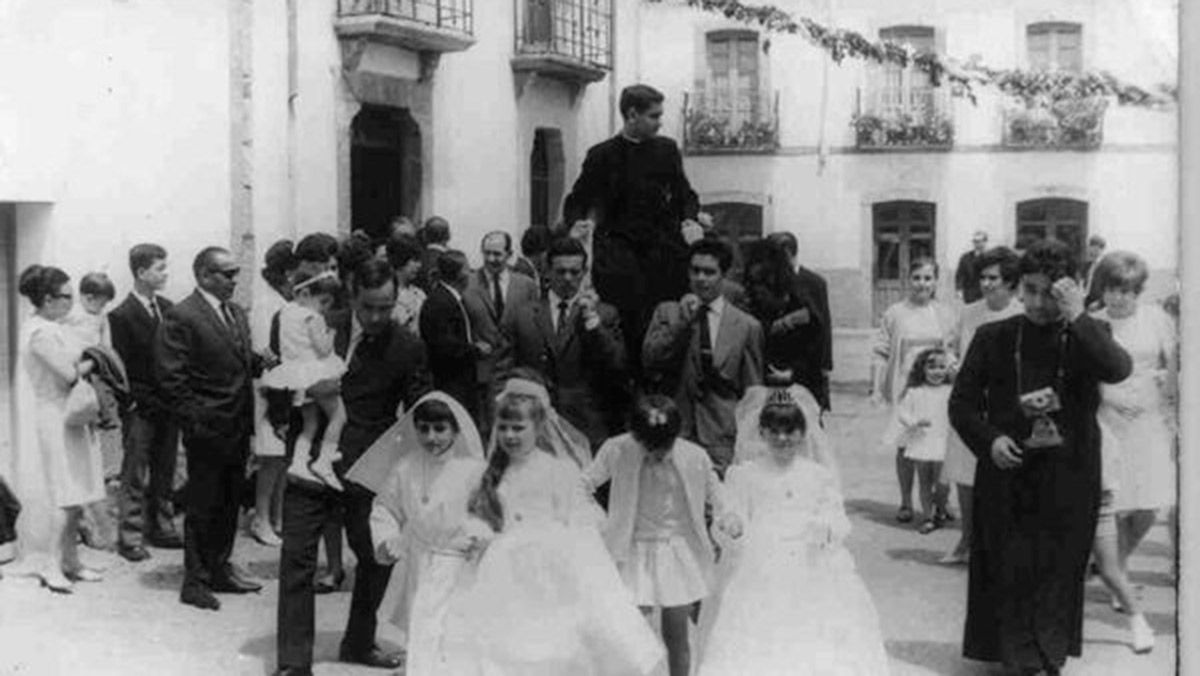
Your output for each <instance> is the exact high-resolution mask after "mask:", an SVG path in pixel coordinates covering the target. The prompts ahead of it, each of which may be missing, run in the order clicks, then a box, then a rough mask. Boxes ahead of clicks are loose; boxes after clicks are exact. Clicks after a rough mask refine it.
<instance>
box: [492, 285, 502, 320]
mask: <svg viewBox="0 0 1200 676" xmlns="http://www.w3.org/2000/svg"><path fill="white" fill-rule="evenodd" d="M492 308H494V310H495V313H496V320H497V321H499V319H500V318H501V317H503V316H504V294H502V293H500V275H492Z"/></svg>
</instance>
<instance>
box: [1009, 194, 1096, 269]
mask: <svg viewBox="0 0 1200 676" xmlns="http://www.w3.org/2000/svg"><path fill="white" fill-rule="evenodd" d="M1087 217H1088V204H1087V202H1083V201H1080V200H1072V199H1063V198H1056V197H1051V198H1045V199H1036V200H1027V201H1025V202H1021V203H1020V204H1018V205H1017V237H1016V248H1017V249H1026V248H1028V247H1029V245H1031V244H1033V243H1034V242H1036V241H1038V240H1042V239H1046V238H1054V239H1057V240H1059V241H1060V242H1063V243H1065V244H1066V245H1067V246H1069V247H1071V250H1072V251H1074V252H1075V253H1076V254H1079V255H1080V256H1082V255H1083V249H1084V243H1085V242H1087V235H1088V233H1087Z"/></svg>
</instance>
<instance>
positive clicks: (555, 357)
mask: <svg viewBox="0 0 1200 676" xmlns="http://www.w3.org/2000/svg"><path fill="white" fill-rule="evenodd" d="M546 258H547V264H548V265H549V266H550V269H549V278H550V289H549V290H548V291H547V293H546V295H545V296H544V297H543V298H540V299H538V300H537V301H536V302H533V303H527V304H525V305H522V306H520V307H519V308H517V309H516V311H515V312H512V313H506V314H505V317H504V323H503V324H502V331H503V333H504V335H505V337H506V341H505V346H504V352H503V353H502V354H501V355H500V357H499V358H498V359H497V362H496V371H497V372H498V373H500V374H501V376H503V374H504V373H507V372H509V371H511V370H512V369H514V368H519V367H525V368H530V369H533V370H535V371H537V372H539V373H540V374H541V375H542V377H543V379H544V380H545V381H546V382H547V384H548V386H549V389H550V393H551V397H552V399H553V401H554V406H555V408H556V409H557V410H558V413H559V414H560V415H562V416H563V417H564V418H566V419H567V421H568V422H570V423H572V424H573V425H575V426H576V427H578V428H579V430H580V431H581V432H583V433H584V434H585V435H587V438H588V441H589V442H591V445H592V448H593V450H594V449H596V448H599V446H600V444H601V443H603V442H604V440H605V439H606V438H608V437H609V436H611V435H612V434H613V433H614V432H615V431H616V430H618V429H620V428H621V426H622V425H621V422H622V419H623V416H624V413H625V405H626V403H627V402H628V397H627V391H628V390H627V388H626V382H625V381H626V378H627V375H626V374H627V371H626V365H625V339H624V336H623V335H622V334H621V321H620V318H619V315H618V314H617V310H616V308H614V307H613V306H611V305H608V304H607V303H602V302H600V299H599V298H598V297H597V296H596V294H595V293H594V292H591V291H582V292H581V291H580V286H581V284H582V282H583V278H584V276H585V275H586V274H587V253H586V252H585V251H584V249H583V245H582V244H580V243H579V241H578V240H575V239H573V238H569V237H560V238H558V239H556V240H555V241H554V242H552V243H551V244H550V250H549V251H548V252H547V254H546Z"/></svg>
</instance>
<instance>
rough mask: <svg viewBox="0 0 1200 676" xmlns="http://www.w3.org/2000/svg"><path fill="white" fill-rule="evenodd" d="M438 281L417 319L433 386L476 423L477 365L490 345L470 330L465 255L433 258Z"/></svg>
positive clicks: (453, 253)
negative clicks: (427, 356) (427, 351)
mask: <svg viewBox="0 0 1200 676" xmlns="http://www.w3.org/2000/svg"><path fill="white" fill-rule="evenodd" d="M437 265H438V271H437V272H438V281H436V282H434V283H433V286H432V287H430V290H429V296H428V297H427V298H426V299H425V303H424V304H423V305H422V306H421V316H420V319H419V321H418V324H419V326H420V330H421V339H422V340H424V341H425V346H426V348H427V349H428V350H429V371H430V373H432V374H433V386H434V388H436V389H438V390H441V391H443V392H445V393H446V394H448V395H450V396H452V397H454V398H455V399H456V400H457V401H458V403H460V404H462V405H463V408H465V409H467V412H468V413H470V414H471V417H472V418H474V419H475V421H476V422H477V423H478V422H479V405H480V401H479V389H478V387H477V378H478V366H477V365H476V360H478V359H479V358H480V357H487V356H489V355H490V354H491V349H492V348H491V346H490V345H488V344H487V343H485V342H483V341H482V340H480V339H479V338H478V337H477V336H476V335H475V333H474V331H472V327H471V320H470V317H469V315H468V314H467V306H466V303H465V302H464V297H463V296H464V294H465V293H466V292H467V286H468V285H469V282H470V271H469V270H468V268H467V256H466V254H464V253H463V252H461V251H458V250H453V249H452V250H449V251H447V252H446V253H444V254H442V255H441V257H439V258H438V260H437Z"/></svg>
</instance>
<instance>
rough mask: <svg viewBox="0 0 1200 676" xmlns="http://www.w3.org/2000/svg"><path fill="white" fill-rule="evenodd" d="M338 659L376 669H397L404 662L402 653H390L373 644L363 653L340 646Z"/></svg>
mask: <svg viewBox="0 0 1200 676" xmlns="http://www.w3.org/2000/svg"><path fill="white" fill-rule="evenodd" d="M338 661H339V662H347V663H349V664H361V665H363V666H367V667H375V668H376V669H399V668H400V667H401V666H403V664H404V653H390V652H387V651H385V650H384V649H383V648H380V647H379V646H375V647H374V648H371V649H370V650H368V651H367V652H365V653H362V654H357V655H356V654H354V653H351V652H348V651H347V650H346V649H345V648H342V649H341V650H339V651H338Z"/></svg>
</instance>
